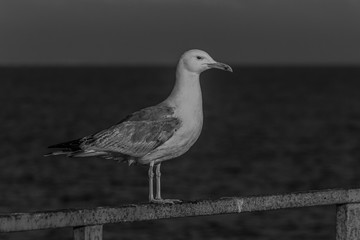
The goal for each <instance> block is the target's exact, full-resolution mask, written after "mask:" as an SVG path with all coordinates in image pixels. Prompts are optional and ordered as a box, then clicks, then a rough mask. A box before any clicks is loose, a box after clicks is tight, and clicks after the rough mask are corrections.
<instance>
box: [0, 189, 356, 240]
mask: <svg viewBox="0 0 360 240" xmlns="http://www.w3.org/2000/svg"><path fill="white" fill-rule="evenodd" d="M359 203H360V189H350V190H324V191H310V192H303V193H290V194H283V195H271V196H253V197H230V198H228V197H227V198H221V199H217V200H201V201H194V202H183V203H177V204H163V205H159V204H149V203H147V204H137V205H123V206H120V207H116V208H114V207H98V208H95V209H79V210H57V211H46V212H33V213H11V214H2V215H1V214H0V232H14V231H27V230H36V229H47V228H61V227H74V239H101V235H102V225H103V224H107V223H121V222H134V221H146V220H155V219H166V218H179V217H194V216H206V215H217V214H230V213H242V212H252V211H267V210H275V209H284V208H297V207H310V206H321V205H337V206H338V207H337V209H338V211H337V239H338V240H345V239H351V240H352V239H358V237H360V226H359V224H360V216H359V215H360V207H359V205H360V204H359ZM345 235H346V236H347V237H344V236H345ZM94 236H97V237H94Z"/></svg>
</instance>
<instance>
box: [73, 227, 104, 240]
mask: <svg viewBox="0 0 360 240" xmlns="http://www.w3.org/2000/svg"><path fill="white" fill-rule="evenodd" d="M102 234H103V225H93V226H81V227H74V240H102Z"/></svg>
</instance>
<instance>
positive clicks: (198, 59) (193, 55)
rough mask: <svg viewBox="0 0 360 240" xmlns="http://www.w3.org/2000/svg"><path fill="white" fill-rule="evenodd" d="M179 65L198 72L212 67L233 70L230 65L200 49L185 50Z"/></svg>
mask: <svg viewBox="0 0 360 240" xmlns="http://www.w3.org/2000/svg"><path fill="white" fill-rule="evenodd" d="M179 65H180V66H182V67H183V68H185V69H186V70H187V71H189V72H192V73H197V74H200V73H202V72H203V71H206V70H208V69H211V68H218V69H221V70H225V71H229V72H232V71H233V70H232V69H231V67H230V66H229V65H227V64H225V63H221V62H217V61H215V60H214V59H213V58H212V57H210V55H209V54H208V53H206V52H204V51H202V50H198V49H193V50H189V51H187V52H185V53H184V54H183V55H182V56H181V58H180V61H179Z"/></svg>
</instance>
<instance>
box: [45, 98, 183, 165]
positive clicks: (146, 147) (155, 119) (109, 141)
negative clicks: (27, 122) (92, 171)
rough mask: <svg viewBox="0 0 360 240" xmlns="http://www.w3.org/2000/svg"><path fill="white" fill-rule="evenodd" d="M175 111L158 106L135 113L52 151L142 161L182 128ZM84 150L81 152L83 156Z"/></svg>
mask: <svg viewBox="0 0 360 240" xmlns="http://www.w3.org/2000/svg"><path fill="white" fill-rule="evenodd" d="M180 124H181V122H180V120H179V119H178V118H176V117H175V116H174V110H173V108H171V107H169V106H163V105H158V106H154V107H149V108H145V109H142V110H140V111H138V112H135V113H133V114H131V115H129V116H127V117H126V118H125V119H123V120H122V121H121V122H119V123H118V124H116V125H114V126H112V127H110V128H108V129H105V130H103V131H100V132H98V133H96V134H93V135H90V136H87V137H84V138H81V139H78V140H74V141H70V142H67V143H62V144H57V145H54V146H51V147H56V148H63V149H64V148H65V149H69V150H73V151H76V152H77V156H89V155H88V154H85V155H84V152H85V153H91V154H92V155H95V154H97V155H106V156H107V157H108V158H113V157H111V156H112V155H114V156H116V155H120V156H122V158H123V159H124V158H129V157H133V158H137V157H142V156H144V155H146V154H147V153H149V152H150V151H152V150H154V149H156V148H157V147H158V146H160V145H162V144H163V143H164V142H166V141H167V140H168V139H170V138H171V137H172V136H173V134H174V133H175V132H176V130H177V129H178V128H179V127H180ZM79 150H80V152H79Z"/></svg>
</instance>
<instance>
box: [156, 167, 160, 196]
mask: <svg viewBox="0 0 360 240" xmlns="http://www.w3.org/2000/svg"><path fill="white" fill-rule="evenodd" d="M160 167H161V163H159V164H157V165H156V170H155V174H156V197H155V199H161V181H160V178H161V172H160Z"/></svg>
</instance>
